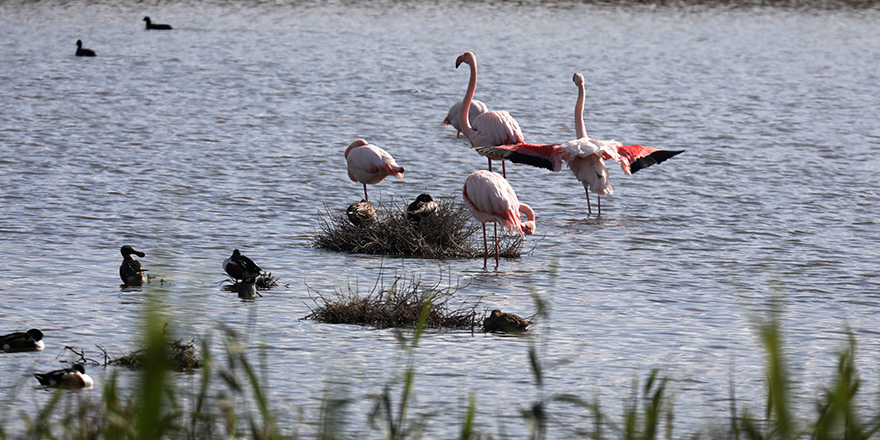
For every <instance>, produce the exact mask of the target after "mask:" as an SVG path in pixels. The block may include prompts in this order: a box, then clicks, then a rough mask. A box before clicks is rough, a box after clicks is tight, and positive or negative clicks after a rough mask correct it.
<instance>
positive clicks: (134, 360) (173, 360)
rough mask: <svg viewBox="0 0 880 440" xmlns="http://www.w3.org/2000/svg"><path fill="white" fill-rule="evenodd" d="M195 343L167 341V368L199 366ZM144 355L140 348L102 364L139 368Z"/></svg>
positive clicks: (142, 364)
mask: <svg viewBox="0 0 880 440" xmlns="http://www.w3.org/2000/svg"><path fill="white" fill-rule="evenodd" d="M195 344H196V343H195V340H192V341H189V342H187V343H184V342H182V340H181V339H178V340H176V341H171V342H168V347H167V350H166V351H165V363H166V366H167V367H168V369H169V370H174V371H190V370H193V369H195V368H201V367H202V359H201V358H200V357H199V355H198V353H197V352H196V345H195ZM99 348H100V347H99ZM102 350H103V349H102ZM105 355H106V352H105ZM144 356H146V350H145V349H140V350H136V351H133V352H131V353H129V354H127V355H125V356H120V357H118V358H113V359H110V360H108V361H106V362H105V363H104V365H119V366H122V367H127V368H130V369H132V370H140V369H141V368H143V366H144Z"/></svg>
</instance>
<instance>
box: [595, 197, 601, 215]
mask: <svg viewBox="0 0 880 440" xmlns="http://www.w3.org/2000/svg"><path fill="white" fill-rule="evenodd" d="M596 203H597V204H598V205H599V213H598V214H596V217H601V216H602V198H601V197H598V196H597V197H596Z"/></svg>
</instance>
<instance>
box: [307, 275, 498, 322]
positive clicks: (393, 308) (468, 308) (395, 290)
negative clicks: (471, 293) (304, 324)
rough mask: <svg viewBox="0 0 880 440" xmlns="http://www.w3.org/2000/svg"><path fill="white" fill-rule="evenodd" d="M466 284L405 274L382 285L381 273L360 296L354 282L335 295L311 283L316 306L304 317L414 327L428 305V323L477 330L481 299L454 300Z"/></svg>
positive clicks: (338, 290)
mask: <svg viewBox="0 0 880 440" xmlns="http://www.w3.org/2000/svg"><path fill="white" fill-rule="evenodd" d="M462 287H463V286H461V285H458V284H456V285H452V284H451V283H449V284H448V285H447V286H445V287H443V286H441V284H440V281H438V282H437V283H435V284H432V285H427V286H426V285H424V284H423V283H422V282H421V280H420V279H418V278H412V277H410V278H406V277H404V276H396V277H394V280H393V281H392V282H391V283H390V284H389V285H382V276H381V275H380V276H379V279H377V280H376V284H375V285H374V286H373V290H372V291H371V292H370V293H369V294H367V295H366V296H360V295H359V294H358V292H357V291H356V290H352V288H351V285H349V286H348V288H347V289H346V290H341V289H335V290H334V292H333V294H331V295H324V294H322V293H320V292H318V291H317V290H315V289H312V288H311V287H310V288H309V291H310V293H309V296H310V297H311V299H312V301H314V303H315V307H310V308H309V309H310V310H311V313H309V314H308V315H307V316H306V317H305V318H304V319H313V320H316V321H321V322H325V323H328V324H355V325H363V326H368V327H374V328H389V327H403V328H414V327H415V326H416V325H417V324H418V322H419V317H420V316H421V315H422V311H423V310H426V309H427V311H426V312H425V313H427V317H426V321H425V326H426V327H429V328H446V329H469V330H473V329H474V328H475V327H476V328H479V326H480V323H481V322H482V319H483V317H482V315H480V314H478V313H477V312H476V311H475V309H476V308H477V306H478V305H479V302H475V303H473V304H471V305H465V304H462V305H459V306H458V307H452V306H451V304H450V301H451V300H452V299H453V297H454V296H455V293H456V292H458V290H460V289H461V288H462Z"/></svg>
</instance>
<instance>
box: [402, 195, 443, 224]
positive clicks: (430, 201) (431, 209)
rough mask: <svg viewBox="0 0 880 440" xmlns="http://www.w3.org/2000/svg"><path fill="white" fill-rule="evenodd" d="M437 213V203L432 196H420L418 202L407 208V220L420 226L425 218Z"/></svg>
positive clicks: (417, 198)
mask: <svg viewBox="0 0 880 440" xmlns="http://www.w3.org/2000/svg"><path fill="white" fill-rule="evenodd" d="M435 212H437V202H435V201H434V198H433V197H431V195H430V194H419V196H418V197H416V200H415V201H414V202H412V203H410V204H409V206H407V207H406V219H407V220H409V221H410V222H411V223H414V224H419V223H420V222H421V221H422V220H423V219H424V218H426V217H428V216H430V215H433V214H434V213H435Z"/></svg>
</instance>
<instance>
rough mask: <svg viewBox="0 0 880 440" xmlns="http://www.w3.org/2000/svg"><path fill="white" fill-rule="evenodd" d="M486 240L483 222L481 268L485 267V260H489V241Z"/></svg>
mask: <svg viewBox="0 0 880 440" xmlns="http://www.w3.org/2000/svg"><path fill="white" fill-rule="evenodd" d="M487 241H488V240H486V224H485V223H483V269H485V268H486V261H487V260H489V243H488V242H487Z"/></svg>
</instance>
